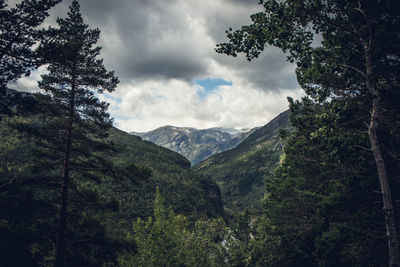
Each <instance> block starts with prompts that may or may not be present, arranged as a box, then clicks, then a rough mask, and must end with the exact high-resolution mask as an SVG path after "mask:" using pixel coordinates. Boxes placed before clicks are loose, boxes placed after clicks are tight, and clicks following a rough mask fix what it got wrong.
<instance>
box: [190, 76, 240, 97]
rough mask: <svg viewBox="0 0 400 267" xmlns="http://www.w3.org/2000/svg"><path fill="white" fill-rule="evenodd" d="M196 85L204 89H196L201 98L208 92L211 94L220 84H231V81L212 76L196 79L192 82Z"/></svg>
mask: <svg viewBox="0 0 400 267" xmlns="http://www.w3.org/2000/svg"><path fill="white" fill-rule="evenodd" d="M194 83H195V84H197V85H200V86H201V87H203V89H204V90H198V91H197V94H198V95H199V96H200V97H201V98H205V97H206V96H207V95H209V94H213V93H214V91H215V89H216V88H218V86H221V85H228V86H232V81H226V80H224V79H213V78H206V79H203V80H197V81H195V82H194Z"/></svg>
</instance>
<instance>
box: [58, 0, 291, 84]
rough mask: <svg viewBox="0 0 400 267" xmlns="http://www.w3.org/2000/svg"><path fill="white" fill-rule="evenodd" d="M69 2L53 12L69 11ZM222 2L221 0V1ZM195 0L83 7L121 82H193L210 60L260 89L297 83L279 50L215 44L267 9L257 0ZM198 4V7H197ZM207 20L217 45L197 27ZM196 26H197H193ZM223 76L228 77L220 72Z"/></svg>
mask: <svg viewBox="0 0 400 267" xmlns="http://www.w3.org/2000/svg"><path fill="white" fill-rule="evenodd" d="M70 2H71V1H70V0H69V1H65V0H64V1H63V2H62V3H61V4H59V5H58V6H57V7H56V8H54V10H53V11H52V12H51V13H52V17H53V18H54V17H57V16H61V17H62V16H65V15H66V10H68V9H67V7H68V5H69V4H70ZM216 2H218V1H216ZM198 3H199V2H198V1H191V0H186V1H183V0H163V1H156V0H130V1H127V0H113V1H109V0H81V1H80V4H81V11H82V13H83V14H84V17H85V21H86V22H87V23H88V24H89V25H90V27H91V28H97V27H98V28H100V30H101V42H100V44H101V45H102V46H103V52H102V55H103V57H104V60H105V63H106V64H107V65H108V66H109V67H110V68H112V69H114V70H115V71H116V73H117V74H118V76H119V77H120V79H121V80H122V81H124V80H128V79H135V80H148V79H161V80H162V79H180V80H184V81H187V82H192V81H193V80H194V79H198V78H199V77H206V76H207V75H212V74H210V73H208V66H209V62H210V60H212V59H213V60H216V61H217V62H218V63H220V64H222V65H225V66H229V68H232V69H233V70H236V72H237V73H238V75H241V76H245V77H246V78H247V79H248V80H249V81H250V82H251V83H254V84H255V86H256V87H257V88H259V89H261V90H267V91H268V90H271V91H276V90H281V89H292V88H296V87H298V86H297V82H296V79H295V77H294V75H293V67H291V65H290V64H289V63H287V62H286V61H285V57H284V56H282V53H281V52H280V51H279V50H278V49H269V48H267V49H266V50H265V52H264V53H263V54H262V56H261V57H260V58H259V59H257V60H254V61H252V62H251V63H249V62H247V61H246V60H245V59H244V58H232V57H228V56H225V55H217V54H216V52H214V50H213V49H214V48H215V45H216V44H217V43H220V42H224V41H226V37H225V30H226V29H228V28H229V27H232V28H234V29H236V28H239V27H240V26H241V25H245V24H249V23H251V21H250V15H251V14H252V13H254V12H258V11H260V10H262V7H261V6H260V5H258V1H257V0H221V1H219V5H217V6H214V7H209V6H206V5H201V4H198ZM193 5H195V6H193ZM196 17H199V18H201V19H203V26H204V27H205V30H206V33H205V34H206V35H207V36H208V37H209V39H211V40H212V41H213V46H209V45H208V44H207V45H205V42H206V40H203V39H202V38H201V36H198V35H196V33H195V32H192V27H190V25H188V24H189V23H190V22H191V21H193V18H196ZM192 26H193V25H192ZM217 78H224V77H217Z"/></svg>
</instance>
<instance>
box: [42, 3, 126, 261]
mask: <svg viewBox="0 0 400 267" xmlns="http://www.w3.org/2000/svg"><path fill="white" fill-rule="evenodd" d="M57 24H58V28H49V29H48V31H47V34H46V39H45V41H43V42H42V44H41V45H40V47H39V49H38V50H39V52H40V54H41V55H42V56H43V57H44V58H45V59H46V61H48V62H49V63H50V64H49V66H48V71H49V73H48V74H46V75H42V81H40V82H39V87H40V88H41V89H44V90H45V92H46V95H47V98H48V100H49V102H51V103H52V112H53V116H54V117H55V120H54V123H55V124H54V125H53V127H54V128H56V129H57V130H58V133H59V136H61V141H62V147H63V152H62V159H61V160H62V161H63V164H62V167H61V169H62V175H61V201H60V202H61V203H60V211H59V217H60V218H59V229H58V240H57V244H56V266H64V260H65V250H66V236H65V233H66V227H67V214H68V209H67V208H68V192H69V186H70V184H71V172H74V171H85V170H86V171H88V172H90V171H96V170H98V168H97V167H96V163H99V161H101V160H100V159H98V158H96V157H94V159H95V162H90V161H89V160H88V158H87V157H86V156H85V155H87V154H88V152H92V153H93V151H95V150H96V149H101V145H100V147H99V145H98V143H96V142H95V141H94V140H93V137H95V138H97V139H101V138H104V137H105V136H107V131H108V129H109V128H110V127H111V126H112V119H111V118H110V116H109V114H108V113H107V108H108V104H107V103H105V102H102V101H100V100H99V99H98V98H97V96H96V93H102V92H104V91H108V92H112V91H113V90H114V89H115V87H116V86H117V84H118V82H119V81H118V78H117V77H116V76H115V75H114V72H113V71H107V70H106V68H105V67H104V65H103V60H102V59H98V58H97V57H98V56H99V55H100V50H101V48H100V47H97V46H95V45H96V43H97V41H98V39H99V34H100V31H99V30H98V29H88V25H86V24H84V23H83V19H82V15H81V14H80V7H79V4H78V1H73V2H72V4H71V6H70V11H69V12H68V17H67V18H58V19H57ZM43 97H44V98H46V96H43ZM86 175H89V174H86Z"/></svg>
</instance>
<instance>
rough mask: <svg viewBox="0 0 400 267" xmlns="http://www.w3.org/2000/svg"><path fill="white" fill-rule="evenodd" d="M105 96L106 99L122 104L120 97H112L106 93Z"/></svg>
mask: <svg viewBox="0 0 400 267" xmlns="http://www.w3.org/2000/svg"><path fill="white" fill-rule="evenodd" d="M103 95H104V96H105V98H106V99H109V100H112V101H115V102H116V103H117V104H121V102H122V100H121V98H120V97H118V96H114V95H112V94H110V93H107V92H105V93H104V94H103Z"/></svg>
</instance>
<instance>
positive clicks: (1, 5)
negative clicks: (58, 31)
mask: <svg viewBox="0 0 400 267" xmlns="http://www.w3.org/2000/svg"><path fill="white" fill-rule="evenodd" d="M59 2H61V0H40V1H33V0H23V1H20V2H19V3H17V4H16V6H15V7H9V6H8V5H7V1H5V0H0V114H1V113H6V112H7V111H8V105H9V104H10V103H9V102H10V101H9V99H8V97H7V96H6V88H7V83H8V82H9V81H13V80H16V79H18V78H20V77H21V76H22V75H24V74H25V75H29V74H30V72H31V71H32V70H33V69H35V68H37V67H39V66H40V65H42V64H43V61H42V60H40V58H39V57H38V55H37V54H36V52H35V51H34V49H33V46H34V45H35V44H36V43H37V42H38V40H39V39H40V37H41V34H40V31H39V30H38V29H37V27H38V26H39V25H40V24H41V23H42V22H43V21H44V19H45V18H46V17H47V16H48V15H49V14H48V10H49V9H50V8H52V7H53V6H54V5H56V4H57V3H59Z"/></svg>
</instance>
